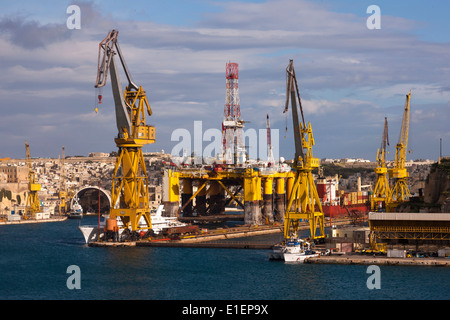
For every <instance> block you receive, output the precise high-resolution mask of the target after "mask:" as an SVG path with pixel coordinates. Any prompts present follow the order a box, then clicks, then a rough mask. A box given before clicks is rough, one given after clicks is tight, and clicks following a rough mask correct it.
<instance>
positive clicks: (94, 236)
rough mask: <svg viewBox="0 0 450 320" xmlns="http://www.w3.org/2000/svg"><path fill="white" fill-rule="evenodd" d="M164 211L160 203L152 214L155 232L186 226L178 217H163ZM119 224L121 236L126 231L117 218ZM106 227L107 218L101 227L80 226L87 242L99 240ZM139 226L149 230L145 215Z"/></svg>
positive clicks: (97, 225) (101, 222)
mask: <svg viewBox="0 0 450 320" xmlns="http://www.w3.org/2000/svg"><path fill="white" fill-rule="evenodd" d="M163 211H164V206H163V205H160V206H159V207H158V209H157V210H156V212H155V213H154V214H153V213H152V214H151V215H150V218H151V219H152V230H153V232H154V233H155V234H159V233H160V232H161V231H162V230H163V229H164V228H170V227H183V226H186V224H185V223H182V222H180V221H178V218H177V217H163V216H162V212H163ZM117 226H118V227H119V236H120V235H121V234H122V232H123V231H124V228H123V224H122V221H121V219H120V218H117ZM104 227H105V220H103V221H100V229H99V224H96V225H80V226H79V227H78V228H79V229H80V231H81V233H82V234H83V237H84V240H85V242H86V243H89V242H93V241H97V240H98V237H99V236H100V237H101V236H102V235H103V233H104V232H103V230H104ZM139 227H140V228H142V229H140V230H141V231H147V230H148V229H147V228H146V227H147V224H146V222H145V219H144V217H141V219H140V220H139Z"/></svg>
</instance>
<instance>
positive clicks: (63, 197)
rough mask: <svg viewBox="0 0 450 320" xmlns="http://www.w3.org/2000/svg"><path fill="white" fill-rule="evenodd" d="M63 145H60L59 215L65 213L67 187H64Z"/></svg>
mask: <svg viewBox="0 0 450 320" xmlns="http://www.w3.org/2000/svg"><path fill="white" fill-rule="evenodd" d="M64 158H65V154H64V146H63V147H62V158H61V163H60V165H61V169H60V180H59V181H60V184H59V194H58V196H59V215H61V214H65V213H67V202H66V200H67V188H66V173H65V167H64Z"/></svg>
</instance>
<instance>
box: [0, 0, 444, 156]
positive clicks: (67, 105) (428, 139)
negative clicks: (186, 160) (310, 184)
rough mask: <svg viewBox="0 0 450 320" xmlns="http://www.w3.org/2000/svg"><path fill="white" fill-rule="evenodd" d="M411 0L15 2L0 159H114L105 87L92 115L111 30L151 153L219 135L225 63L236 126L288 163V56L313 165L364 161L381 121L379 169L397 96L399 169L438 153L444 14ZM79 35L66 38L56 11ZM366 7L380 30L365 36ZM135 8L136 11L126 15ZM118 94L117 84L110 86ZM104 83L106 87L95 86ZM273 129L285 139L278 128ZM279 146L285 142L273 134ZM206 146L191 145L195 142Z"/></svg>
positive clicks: (8, 8)
mask: <svg viewBox="0 0 450 320" xmlns="http://www.w3.org/2000/svg"><path fill="white" fill-rule="evenodd" d="M432 3H433V5H432V4H430V2H423V1H396V2H395V3H391V2H389V1H376V2H372V1H357V2H355V1H320V2H313V1H305V0H302V1H287V0H282V1H270V0H269V1H256V0H255V1H236V2H232V1H207V0H191V1H172V2H171V3H170V4H169V3H166V2H157V1H137V2H136V3H135V4H133V6H130V5H128V4H126V3H125V2H121V1H73V2H72V1H43V2H40V3H36V2H34V1H20V2H12V3H5V4H3V10H2V11H3V12H2V15H0V47H1V48H2V49H0V54H1V55H2V58H1V61H2V63H1V64H0V71H1V73H0V74H1V79H2V80H1V82H0V92H1V97H2V102H1V103H2V107H1V109H2V117H1V118H0V130H1V134H2V136H3V139H2V140H1V144H0V146H1V150H2V151H1V153H0V158H6V157H10V158H25V146H24V143H25V140H27V141H28V143H29V144H30V151H31V155H32V157H53V158H57V157H58V156H59V155H60V154H61V147H62V146H65V152H66V155H67V156H74V155H87V154H89V153H91V152H108V153H109V152H111V151H117V147H116V145H115V143H114V137H115V135H116V134H117V128H116V123H115V114H114V107H113V100H112V94H111V87H110V85H109V83H108V84H107V86H106V87H105V88H103V91H102V95H103V102H102V104H101V105H100V106H99V110H98V112H97V113H96V112H95V111H94V109H95V100H96V98H97V97H96V92H95V89H94V81H95V76H96V72H97V55H98V43H99V42H100V41H101V40H103V38H104V37H105V36H106V34H107V33H108V31H110V30H111V29H118V30H119V42H120V44H121V49H122V52H123V54H124V56H125V59H126V61H127V64H128V67H129V69H130V72H131V73H132V76H133V79H134V81H135V82H136V83H137V84H139V85H141V86H142V87H143V88H144V90H146V92H147V97H148V99H149V102H150V106H151V108H152V110H153V115H152V116H151V117H150V124H152V125H154V126H155V128H156V143H155V144H153V145H148V146H146V147H144V148H143V151H144V152H159V151H161V150H165V152H166V153H170V152H171V150H172V149H173V148H174V147H175V146H176V145H177V143H178V142H177V141H171V135H172V133H173V132H174V131H175V130H177V129H186V130H187V131H189V132H191V134H192V135H193V133H194V130H193V128H194V122H195V121H202V122H203V129H204V130H207V129H218V130H220V129H221V122H222V118H223V117H222V114H223V106H224V103H225V94H226V88H225V64H226V63H227V62H229V61H231V62H236V63H238V64H239V68H240V74H239V94H240V105H241V112H242V118H243V120H245V121H250V122H249V123H246V124H245V125H246V129H254V130H256V131H258V130H261V129H265V124H266V114H269V116H270V123H271V128H272V129H273V130H278V132H279V134H278V141H272V143H273V144H276V143H278V146H279V155H280V156H283V157H284V158H286V159H290V158H292V156H293V149H294V145H293V135H292V120H291V118H290V115H288V116H286V115H285V114H283V113H282V112H283V108H284V102H285V91H286V89H285V68H286V66H287V64H288V62H289V59H293V60H294V65H295V68H296V72H297V78H298V80H299V86H300V93H301V95H302V104H303V108H304V111H305V117H306V121H310V122H311V125H312V129H313V133H314V138H315V141H316V145H315V146H314V148H313V152H314V156H315V157H318V158H336V159H340V158H364V159H369V160H371V161H374V160H375V158H376V151H377V148H379V145H380V142H381V136H382V130H383V125H384V117H387V118H388V122H389V136H390V154H389V155H388V157H387V158H388V160H393V157H394V155H395V144H396V143H397V139H398V136H399V133H400V127H401V121H402V116H403V108H404V104H405V95H406V94H407V93H408V92H409V90H411V93H412V97H411V120H410V134H409V143H408V149H409V150H410V151H411V153H409V154H408V156H407V160H414V159H434V160H437V158H438V156H439V151H440V139H442V147H443V148H442V149H443V155H449V154H450V151H449V150H450V130H449V129H448V123H449V120H450V83H449V80H448V79H450V77H449V73H450V67H449V65H448V62H447V61H448V58H447V57H448V56H449V54H450V35H448V34H447V33H446V32H445V31H446V30H448V29H449V22H448V21H447V19H446V16H445V14H446V12H448V10H447V9H449V8H450V5H449V4H447V3H445V2H444V3H443V2H437V1H436V2H434V1H432ZM72 4H74V5H77V6H78V7H79V8H80V13H81V16H80V27H81V28H80V29H70V28H69V27H68V25H67V24H68V19H69V18H70V16H71V13H67V9H68V7H69V6H70V5H72ZM371 5H377V6H378V7H379V8H380V11H381V12H380V19H381V20H380V27H381V28H380V29H370V28H368V26H367V20H368V19H369V18H370V17H371V13H367V9H368V7H369V6H371ZM136 8H139V10H138V9H136ZM121 79H122V85H125V83H124V82H123V80H124V79H125V77H122V78H121ZM108 82H109V79H108ZM286 127H287V132H286ZM285 136H286V137H285ZM207 144H208V143H205V144H204V145H205V146H206V145H207Z"/></svg>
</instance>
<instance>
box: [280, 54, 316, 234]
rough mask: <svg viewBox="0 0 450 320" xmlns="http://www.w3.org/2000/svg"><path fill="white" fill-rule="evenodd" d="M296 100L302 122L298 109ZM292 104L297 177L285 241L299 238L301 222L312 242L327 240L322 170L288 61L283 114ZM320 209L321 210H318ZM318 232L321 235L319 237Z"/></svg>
mask: <svg viewBox="0 0 450 320" xmlns="http://www.w3.org/2000/svg"><path fill="white" fill-rule="evenodd" d="M297 99H298V104H299V109H300V115H301V120H302V121H301V122H300V121H299V112H298V109H297ZM289 101H290V102H291V111H292V121H293V127H294V141H295V158H294V163H293V168H294V169H295V171H296V173H295V178H294V183H293V186H292V190H291V191H290V193H289V195H288V197H289V198H288V205H287V207H286V212H285V216H284V237H285V238H286V239H288V238H290V237H292V236H294V237H297V236H298V231H299V222H300V221H301V219H307V220H308V221H309V227H310V232H311V239H316V238H322V237H324V235H325V234H324V214H323V210H322V205H321V204H320V199H319V195H318V193H317V188H316V185H315V183H314V180H313V175H312V170H313V169H315V168H318V167H319V159H318V158H314V157H313V154H312V147H313V146H314V137H313V132H312V129H311V123H309V122H308V124H306V122H305V117H304V115H303V108H302V104H301V99H300V93H299V90H298V84H297V78H296V76H295V70H294V62H293V60H290V61H289V65H288V66H287V68H286V105H285V109H284V111H283V112H287V111H288V109H289ZM316 208H318V210H317V209H316ZM317 229H319V235H316V233H317Z"/></svg>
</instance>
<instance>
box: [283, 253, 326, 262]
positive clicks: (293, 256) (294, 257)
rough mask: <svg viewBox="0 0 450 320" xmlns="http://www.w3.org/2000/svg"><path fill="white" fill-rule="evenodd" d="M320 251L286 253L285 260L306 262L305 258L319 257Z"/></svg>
mask: <svg viewBox="0 0 450 320" xmlns="http://www.w3.org/2000/svg"><path fill="white" fill-rule="evenodd" d="M318 256H319V254H318V253H313V254H306V253H284V254H283V260H284V262H295V263H304V262H305V259H307V258H312V257H318Z"/></svg>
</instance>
